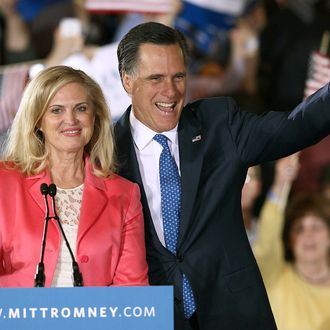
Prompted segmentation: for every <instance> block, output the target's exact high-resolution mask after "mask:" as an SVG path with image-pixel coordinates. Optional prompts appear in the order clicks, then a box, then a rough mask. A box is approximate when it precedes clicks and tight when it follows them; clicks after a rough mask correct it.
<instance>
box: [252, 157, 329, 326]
mask: <svg viewBox="0 0 330 330" xmlns="http://www.w3.org/2000/svg"><path fill="white" fill-rule="evenodd" d="M290 157H291V158H292V157H293V156H290ZM297 169H298V167H297V163H296V161H295V160H292V159H291V160H290V158H289V157H287V158H284V159H283V160H279V161H278V162H277V164H276V173H275V180H274V183H273V186H272V187H271V190H270V194H269V195H268V198H267V199H266V201H265V204H264V206H263V209H262V211H261V215H260V226H259V232H258V233H259V234H258V238H257V240H256V242H255V246H254V252H255V255H256V258H257V261H258V264H259V267H260V270H261V273H262V276H263V279H264V282H265V285H266V289H267V292H268V295H269V300H270V303H271V306H272V309H273V312H274V316H275V320H276V323H277V326H278V328H279V329H280V330H293V329H299V330H311V329H313V330H326V329H330V309H329V302H330V205H329V201H328V200H326V199H325V198H324V197H322V196H319V195H312V194H304V195H294V196H293V197H292V200H290V202H289V204H288V206H287V208H286V211H284V206H285V205H286V200H287V196H288V192H289V190H290V187H291V183H292V179H293V178H294V177H296V174H297Z"/></svg>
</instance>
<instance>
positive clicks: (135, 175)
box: [115, 107, 163, 249]
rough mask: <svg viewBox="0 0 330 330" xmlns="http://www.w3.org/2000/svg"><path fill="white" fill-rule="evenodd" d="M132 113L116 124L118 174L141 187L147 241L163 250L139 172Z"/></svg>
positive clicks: (127, 113) (128, 111) (125, 115)
mask: <svg viewBox="0 0 330 330" xmlns="http://www.w3.org/2000/svg"><path fill="white" fill-rule="evenodd" d="M130 111H131V107H129V108H128V109H127V111H126V112H125V114H124V115H123V117H122V118H121V119H120V120H119V121H118V122H117V123H116V126H115V137H116V149H117V157H118V163H119V171H118V174H119V175H122V176H123V177H125V178H126V179H128V180H130V181H133V182H135V183H137V184H138V185H139V187H140V192H141V202H142V205H143V214H144V220H145V230H146V233H149V234H150V236H148V235H146V238H147V240H149V239H151V240H153V241H154V242H157V245H158V247H159V248H161V249H162V248H163V245H162V244H161V242H160V241H159V239H158V235H157V233H156V229H155V226H154V224H153V220H152V217H151V213H150V210H149V206H148V200H147V196H146V193H145V191H144V187H143V182H142V177H141V174H140V170H139V163H138V161H137V158H136V153H135V148H134V141H133V137H132V133H131V129H130V123H129V114H130Z"/></svg>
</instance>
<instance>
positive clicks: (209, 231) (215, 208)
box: [115, 22, 330, 330]
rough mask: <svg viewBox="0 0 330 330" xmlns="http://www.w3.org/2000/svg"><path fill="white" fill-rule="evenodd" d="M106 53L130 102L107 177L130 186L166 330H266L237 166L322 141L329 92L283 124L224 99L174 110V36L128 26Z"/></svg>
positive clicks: (178, 93) (182, 58) (269, 323)
mask: <svg viewBox="0 0 330 330" xmlns="http://www.w3.org/2000/svg"><path fill="white" fill-rule="evenodd" d="M117 53H118V62H119V72H120V75H121V79H122V83H123V86H124V88H125V90H126V92H127V93H128V95H130V97H131V100H132V106H130V107H129V108H128V109H127V111H126V112H125V114H124V115H123V117H122V118H121V119H119V121H117V123H116V125H115V138H116V146H117V155H118V164H119V172H118V173H119V174H120V175H122V176H124V177H126V178H128V179H129V180H132V181H133V182H137V183H138V184H139V185H140V189H141V194H142V204H143V210H144V219H145V228H146V235H145V237H146V247H147V260H148V265H149V279H150V283H151V284H153V285H174V318H175V329H176V330H184V329H201V330H210V329H222V328H223V329H244V330H249V329H251V330H258V329H260V330H265V329H268V330H270V329H276V324H275V321H274V318H273V315H272V311H271V308H270V305H269V301H268V298H267V293H266V290H265V287H264V284H263V282H262V278H261V275H260V272H259V269H258V266H257V263H256V260H255V258H254V255H253V252H252V249H251V247H250V244H249V241H248V239H247V235H246V231H245V227H244V223H243V219H242V211H241V191H242V187H243V185H244V182H245V179H246V174H247V170H248V168H249V167H251V166H254V165H257V164H260V163H263V162H267V161H272V160H275V159H278V158H281V157H284V156H287V155H289V154H292V153H295V152H297V151H299V150H300V149H302V148H304V147H306V146H308V145H310V144H312V143H315V142H316V141H318V140H320V139H322V138H323V137H325V136H326V135H328V134H329V133H330V91H329V85H327V86H325V87H324V88H322V89H321V90H319V91H318V92H317V93H315V94H313V95H312V96H310V97H309V98H307V99H306V100H305V101H304V102H303V103H301V104H300V105H299V106H298V107H296V108H295V109H294V110H293V111H292V112H288V113H283V112H280V111H276V112H268V113H266V114H263V115H260V116H259V115H257V114H254V113H250V112H246V111H240V109H239V107H238V106H237V104H236V102H234V100H233V99H232V98H229V97H220V98H210V99H200V100H197V101H195V102H191V103H188V104H187V105H185V93H186V86H187V62H188V46H187V43H186V41H185V38H184V37H183V35H182V34H181V33H180V32H179V31H177V30H175V29H173V28H171V27H169V26H166V25H163V24H159V23H155V22H148V23H144V24H140V25H137V26H136V27H134V28H133V29H131V30H130V31H129V32H128V33H127V34H126V35H125V37H124V38H123V39H122V40H121V41H120V43H119V46H118V52H117Z"/></svg>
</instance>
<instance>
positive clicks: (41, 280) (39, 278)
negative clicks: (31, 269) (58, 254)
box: [34, 183, 50, 287]
mask: <svg viewBox="0 0 330 330" xmlns="http://www.w3.org/2000/svg"><path fill="white" fill-rule="evenodd" d="M40 191H41V193H42V195H43V196H44V198H45V205H46V212H45V222H44V230H43V234H42V241H41V256H40V262H39V263H38V266H37V272H36V275H35V278H34V286H35V287H44V286H45V281H46V276H45V265H44V254H45V247H46V238H47V230H48V220H49V219H50V218H49V207H48V200H47V195H48V193H49V188H48V185H47V183H42V184H41V185H40Z"/></svg>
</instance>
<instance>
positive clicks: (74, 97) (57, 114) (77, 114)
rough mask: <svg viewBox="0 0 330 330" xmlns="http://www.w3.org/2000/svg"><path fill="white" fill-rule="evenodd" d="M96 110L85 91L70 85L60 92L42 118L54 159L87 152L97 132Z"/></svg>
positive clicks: (76, 85)
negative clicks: (56, 155)
mask: <svg viewBox="0 0 330 330" xmlns="http://www.w3.org/2000/svg"><path fill="white" fill-rule="evenodd" d="M94 121H95V117H94V109H93V107H92V104H91V102H90V99H89V97H88V95H87V93H86V90H85V88H84V87H83V86H82V85H80V84H78V83H69V84H67V85H65V86H63V87H62V88H60V89H59V90H58V92H57V93H56V94H55V96H54V97H53V99H52V100H51V101H50V104H49V107H48V109H47V110H46V112H45V114H44V115H43V117H42V118H41V124H40V130H41V131H42V133H43V135H44V138H45V147H46V150H48V151H49V152H50V155H51V156H52V155H54V154H63V155H64V154H69V153H77V152H79V151H83V149H84V147H85V145H86V144H88V142H89V141H90V139H91V137H92V135H93V128H94Z"/></svg>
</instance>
